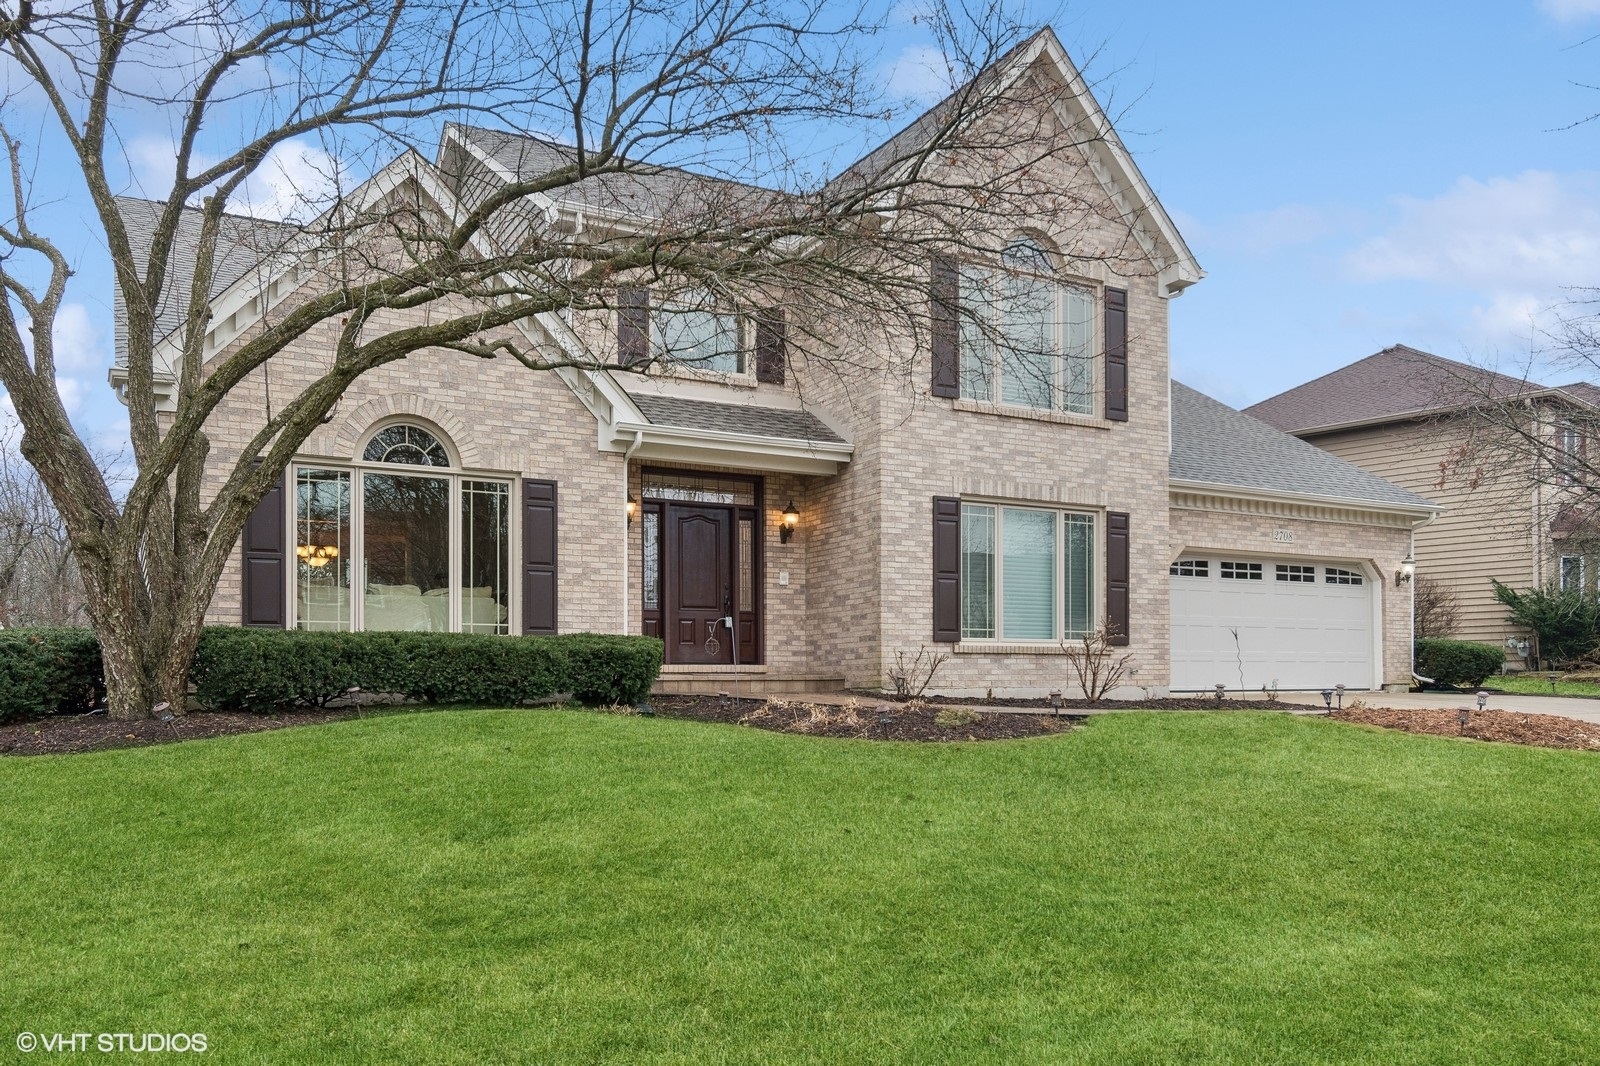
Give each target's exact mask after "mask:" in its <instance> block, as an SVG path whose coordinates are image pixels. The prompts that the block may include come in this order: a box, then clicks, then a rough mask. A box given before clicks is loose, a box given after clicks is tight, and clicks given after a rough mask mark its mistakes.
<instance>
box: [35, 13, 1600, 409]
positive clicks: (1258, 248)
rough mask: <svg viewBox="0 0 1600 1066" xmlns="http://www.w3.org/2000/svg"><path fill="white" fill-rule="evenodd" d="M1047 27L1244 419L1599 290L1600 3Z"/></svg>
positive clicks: (902, 26) (69, 319)
mask: <svg viewBox="0 0 1600 1066" xmlns="http://www.w3.org/2000/svg"><path fill="white" fill-rule="evenodd" d="M1049 17H1050V18H1051V20H1052V21H1053V22H1054V24H1055V25H1056V27H1057V30H1058V32H1059V33H1060V35H1061V37H1062V39H1063V40H1064V41H1065V42H1066V44H1067V47H1068V50H1069V51H1070V52H1071V53H1072V54H1073V56H1074V58H1075V59H1077V60H1079V61H1080V63H1084V64H1085V65H1086V67H1087V73H1088V74H1089V76H1090V77H1091V79H1095V80H1096V81H1097V86H1098V91H1099V93H1100V95H1101V96H1102V98H1103V100H1104V102H1105V103H1106V105H1107V110H1108V111H1109V112H1111V113H1112V114H1113V116H1114V117H1117V118H1118V120H1119V125H1120V127H1121V129H1122V130H1123V132H1124V138H1125V140H1126V141H1127V143H1128V145H1129V147H1130V148H1131V149H1132V151H1133V153H1134V155H1135V157H1136V158H1137V159H1138V161H1139V163H1140V165H1141V167H1142V168H1143V169H1144V171H1145V174H1146V176H1147V177H1148V178H1149V179H1150V181H1151V183H1152V185H1153V186H1154V187H1155V189H1156V191H1157V193H1158V195H1159V196H1160V197H1161V198H1162V201H1163V202H1164V203H1165V204H1166V206H1167V209H1168V210H1169V212H1170V213H1171V214H1172V215H1173V217H1174V218H1175V219H1176V220H1177V222H1178V225H1179V227H1180V228H1181V229H1182V230H1183V232H1184V235H1185V236H1186V237H1187V239H1188V241H1189V244H1190V246H1191V247H1192V248H1193V250H1194V251H1195V253H1196V256H1197V257H1198V258H1199V260H1200V263H1201V265H1202V266H1203V267H1204V268H1205V269H1206V270H1207V272H1208V274H1209V277H1207V278H1206V280H1204V281H1203V282H1201V283H1200V284H1199V285H1197V286H1195V287H1194V288H1192V289H1190V290H1189V291H1188V293H1186V294H1185V295H1184V296H1183V297H1182V298H1180V299H1179V300H1177V301H1175V302H1174V303H1173V305H1172V307H1171V311H1172V364H1173V373H1174V376H1176V377H1178V378H1180V379H1181V380H1183V381H1185V382H1187V383H1189V384H1190V385H1192V386H1194V387H1196V388H1199V389H1202V390H1204V391H1206V392H1209V393H1211V394H1212V395H1214V396H1217V397H1218V398H1219V399H1222V400H1224V401H1225V402H1228V403H1231V404H1234V405H1236V406H1244V405H1246V404H1249V403H1253V402H1255V401H1257V400H1261V399H1264V398H1265V397H1267V396H1270V395H1272V394H1273V393H1276V392H1278V391H1281V390H1282V389H1285V388H1289V387H1291V386H1293V385H1296V384H1299V383H1300V382H1303V381H1306V380H1308V379H1310V378H1313V377H1315V376H1317V375H1319V374H1323V373H1326V372H1328V371H1330V370H1333V369H1336V368H1337V367H1339V366H1342V365H1344V364H1345V363H1348V362H1351V361H1353V360H1355V359H1359V358H1361V357H1363V356H1366V355H1370V354H1371V353H1373V352H1375V351H1377V350H1379V349H1380V348H1383V347H1385V346H1387V345H1389V344H1392V343H1396V342H1402V343H1406V344H1410V345H1413V346H1415V347H1420V348H1424V349H1427V350H1430V351H1434V352H1438V353H1439V354H1442V355H1448V356H1452V357H1455V358H1465V359H1469V360H1472V361H1476V362H1486V363H1493V364H1495V365H1498V366H1500V367H1502V368H1504V369H1513V368H1517V367H1520V366H1521V365H1522V364H1523V363H1524V361H1525V360H1526V359H1527V358H1528V356H1529V353H1530V351H1531V350H1532V349H1533V348H1534V347H1536V345H1535V342H1534V338H1535V336H1536V331H1537V325H1538V323H1539V322H1540V321H1548V319H1549V316H1550V314H1551V309H1552V308H1555V307H1557V306H1558V305H1559V304H1560V303H1561V302H1562V301H1563V300H1564V299H1567V298H1568V296H1569V294H1570V291H1571V287H1572V286H1582V285H1593V284H1600V165H1597V160H1600V153H1597V150H1600V123H1595V124H1590V125H1580V126H1578V127H1576V128H1573V129H1562V127H1566V126H1569V125H1571V124H1572V123H1574V122H1576V121H1578V120H1580V119H1583V118H1585V117H1586V116H1588V115H1589V114H1591V113H1593V112H1596V111H1600V90H1593V89H1588V88H1583V87H1582V86H1581V85H1580V84H1574V83H1583V82H1588V83H1590V84H1596V85H1600V39H1597V40H1594V41H1592V42H1591V41H1590V40H1589V39H1590V38H1591V37H1593V36H1595V35H1600V0H1505V2H1501V3H1451V4H1443V3H1400V4H1396V3H1393V2H1390V3H1366V2H1346V3H1341V4H1270V5H1269V4H1260V3H1250V4H1240V3H1226V2H1224V3H1215V4H1195V3H1193V2H1184V3H1178V2H1167V0H1161V2H1147V3H1143V4H1138V5H1129V4H1126V3H1117V2H1111V0H1083V2H1080V3H1077V4H1074V5H1072V6H1070V7H1068V8H1065V9H1059V10H1058V9H1055V8H1052V9H1051V13H1050V16H1049ZM922 32H923V31H922V30H921V29H920V27H918V26H916V25H914V24H911V23H909V22H908V21H906V20H903V19H902V20H900V23H899V26H898V28H897V29H896V31H895V32H894V34H893V35H892V37H891V38H890V39H889V40H887V41H886V42H885V47H884V50H883V52H882V60H881V61H882V65H883V71H882V73H883V75H884V77H885V78H886V79H889V80H890V81H891V82H892V84H894V85H895V87H896V88H898V89H900V90H903V91H908V92H912V93H917V92H924V91H931V85H932V83H933V80H934V79H933V78H932V76H931V74H930V73H929V72H928V71H927V69H926V66H925V61H924V60H923V59H922V57H923V52H922V51H921V50H922V49H925V48H926V47H927V45H928V44H929V42H928V41H927V40H926V39H925V38H924V37H923V36H922ZM1091 56H1092V57H1093V58H1092V59H1091V58H1090V57H1091ZM162 153H163V145H162V143H160V140H159V139H156V140H152V141H148V142H147V141H145V140H143V139H136V140H134V141H133V142H131V143H130V145H129V155H130V166H131V167H132V170H133V172H134V173H135V174H142V175H144V176H145V177H146V179H147V180H151V181H156V180H159V177H160V174H159V170H160V166H161V158H162ZM296 153H298V155H297V154H296ZM316 155H317V150H316V149H315V148H314V147H310V146H299V147H298V148H297V149H296V150H295V152H290V153H287V154H286V156H285V158H284V160H283V161H282V162H283V166H282V168H281V171H282V172H281V174H278V175H277V176H276V177H274V176H273V175H268V176H267V177H266V178H264V179H263V181H262V182H260V183H258V188H257V197H258V202H265V203H269V204H270V202H271V199H272V197H273V196H274V195H275V190H274V187H273V184H274V181H275V180H290V177H291V176H292V175H295V174H299V175H301V176H302V177H303V176H305V175H311V176H312V177H313V178H317V177H319V176H320V177H323V178H325V170H326V168H325V167H323V168H322V170H323V171H324V173H323V174H322V175H319V174H318V169H319V160H318V159H317V158H316ZM45 177H46V178H47V179H48V177H49V176H48V174H46V175H45ZM61 206H62V207H67V206H68V205H67V204H62V205H61ZM80 232H81V231H80ZM71 251H73V252H74V253H75V254H77V255H80V256H82V257H83V258H84V262H83V266H84V269H83V270H82V272H81V274H80V276H79V278H78V279H77V280H76V281H75V283H74V286H73V289H72V291H71V294H70V299H71V302H70V303H69V305H68V306H67V307H66V308H65V309H64V312H63V321H62V324H61V326H60V330H59V332H60V334H61V336H60V339H61V341H62V346H63V348H64V349H66V350H67V351H68V353H69V354H68V355H67V357H66V358H65V359H64V365H63V382H62V389H63V394H64V396H65V398H66V399H67V401H68V403H69V407H70V408H71V409H72V410H73V411H74V412H75V415H76V417H77V420H78V421H79V423H80V424H81V425H82V426H83V427H84V428H85V429H87V430H88V431H89V432H90V433H92V434H95V435H97V436H102V435H103V436H106V437H109V438H112V439H115V438H116V437H118V436H119V435H120V434H121V433H122V432H125V430H123V429H122V427H123V426H124V424H125V419H124V416H123V414H122V412H121V408H120V407H119V406H118V405H117V404H116V402H115V400H114V399H113V398H112V396H111V393H110V390H109V389H108V388H107V387H106V385H105V369H106V367H107V366H109V363H110V359H111V341H110V338H111V322H110V286H109V277H108V273H107V270H106V268H105V265H104V263H103V257H102V256H101V255H99V254H98V253H96V252H95V250H94V249H93V247H92V245H91V244H90V242H89V241H88V238H87V235H86V234H85V235H84V236H83V243H81V244H79V245H78V246H77V247H76V248H73V249H71ZM1552 376H1553V377H1571V376H1580V375H1575V374H1571V373H1567V374H1552Z"/></svg>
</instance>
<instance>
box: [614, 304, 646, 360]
mask: <svg viewBox="0 0 1600 1066" xmlns="http://www.w3.org/2000/svg"><path fill="white" fill-rule="evenodd" d="M649 359H650V290H649V289H645V288H641V287H639V286H636V285H627V286H624V287H622V288H621V289H618V290H617V363H618V365H620V366H635V365H637V364H639V363H644V362H648V361H649Z"/></svg>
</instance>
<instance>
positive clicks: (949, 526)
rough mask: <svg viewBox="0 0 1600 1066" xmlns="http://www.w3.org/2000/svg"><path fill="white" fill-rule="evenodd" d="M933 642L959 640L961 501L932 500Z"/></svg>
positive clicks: (949, 497)
mask: <svg viewBox="0 0 1600 1066" xmlns="http://www.w3.org/2000/svg"><path fill="white" fill-rule="evenodd" d="M933 639H934V641H935V642H936V643H940V644H954V643H956V642H957V641H959V640H960V639H961V501H960V500H959V499H957V498H956V497H954V496H935V497H934V498H933Z"/></svg>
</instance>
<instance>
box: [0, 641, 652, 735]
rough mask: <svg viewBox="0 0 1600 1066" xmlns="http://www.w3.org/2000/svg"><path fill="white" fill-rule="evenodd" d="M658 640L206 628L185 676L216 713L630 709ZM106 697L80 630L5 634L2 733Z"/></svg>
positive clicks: (0, 665)
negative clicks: (559, 706)
mask: <svg viewBox="0 0 1600 1066" xmlns="http://www.w3.org/2000/svg"><path fill="white" fill-rule="evenodd" d="M661 652H662V646H661V641H659V640H656V639H655V638H653V637H620V636H607V635H603V634H591V633H580V634H574V635H571V636H561V637H498V636H489V635H486V634H477V633H308V632H300V631H296V630H289V631H284V630H275V629H241V628H239V627H237V626H208V627H207V628H206V629H205V631H204V632H203V633H202V634H201V637H200V646H199V648H198V649H197V650H196V652H195V658H194V663H193V665H192V666H191V667H190V673H189V679H190V681H191V682H193V684H194V688H195V698H196V699H197V700H198V701H199V702H200V703H201V704H202V705H204V706H207V707H212V708H215V709H217V710H242V709H250V710H269V709H272V708H278V707H292V706H307V705H320V704H324V703H326V702H327V701H328V700H331V699H334V698H336V697H339V696H343V695H344V694H345V693H346V692H348V691H349V690H350V689H351V688H352V687H357V688H360V689H361V691H362V692H366V693H372V694H375V695H376V694H382V695H386V696H399V697H403V698H406V699H413V700H418V701H421V702H423V703H436V704H450V703H478V704H491V705H499V706H508V707H509V706H515V705H516V704H519V703H524V702H527V701H529V700H540V699H548V698H550V697H552V696H558V695H563V694H567V693H571V694H572V696H573V697H574V698H576V699H579V700H582V701H583V702H585V703H635V702H637V701H639V700H641V699H643V698H644V696H645V695H646V693H648V692H649V691H650V686H651V685H653V684H654V683H655V679H656V675H657V674H658V673H660V671H661ZM104 698H105V682H104V679H103V678H102V676H101V665H100V645H99V642H98V641H96V640H95V637H94V634H93V632H91V631H90V630H87V629H49V630H43V629H41V630H20V629H19V630H5V631H0V722H4V721H8V720H10V719H13V718H24V717H35V716H38V715H41V714H52V713H55V712H59V711H79V712H81V711H87V710H89V709H90V708H92V707H94V706H95V705H96V704H97V703H99V702H100V701H102V700H103V699H104Z"/></svg>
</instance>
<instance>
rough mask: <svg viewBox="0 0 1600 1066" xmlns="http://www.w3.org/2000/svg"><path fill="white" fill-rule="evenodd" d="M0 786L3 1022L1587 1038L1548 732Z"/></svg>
mask: <svg viewBox="0 0 1600 1066" xmlns="http://www.w3.org/2000/svg"><path fill="white" fill-rule="evenodd" d="M0 811H3V816H0V856H3V873H0V901H3V902H0V990H3V994H0V1020H3V1022H4V1026H3V1027H0V1028H4V1029H6V1030H8V1032H4V1033H0V1047H3V1048H6V1049H9V1048H10V1047H11V1043H12V1041H13V1039H14V1034H15V1033H16V1032H17V1031H20V1030H27V1031H34V1032H37V1031H45V1032H55V1031H63V1032H91V1033H99V1032H102V1031H104V1032H113V1033H115V1032H122V1031H130V1030H131V1031H135V1032H174V1031H182V1032H194V1031H201V1032H204V1033H206V1034H207V1037H208V1042H209V1045H210V1049H211V1050H210V1051H209V1052H208V1053H207V1055H206V1056H204V1058H205V1059H206V1060H207V1061H212V1060H215V1061H223V1062H316V1063H340V1062H385V1063H388V1062H404V1063H451V1062H461V1063H476V1062H576V1063H589V1062H624V1063H636V1062H681V1063H704V1062H712V1063H717V1062H728V1063H733V1062H738V1063H744V1062H780V1061H781V1062H788V1061H799V1062H837V1063H861V1062H894V1063H902V1062H904V1063H939V1062H951V1063H967V1062H994V1063H1013V1062H1038V1063H1061V1062H1103V1063H1130V1062H1196V1061H1225V1062H1240V1063H1259V1062H1275V1061H1309V1062H1328V1063H1334V1062H1352V1061H1360V1062H1377V1063H1409V1062H1448V1063H1462V1062H1484V1063H1504V1062H1513V1061H1515V1062H1576V1061H1595V1060H1596V1059H1597V1058H1600V948H1597V946H1596V945H1597V944H1600V757H1596V756H1594V755H1588V754H1584V753H1577V752H1565V751H1547V750H1536V749H1522V748H1513V747H1505V746H1493V745H1486V744H1477V743H1472V742H1465V741H1454V740H1442V739H1433V738H1424V737H1416V736H1408V735H1402V734H1397V733H1381V732H1376V731H1372V730H1367V729H1363V728H1359V727H1353V726H1346V725H1339V724H1336V723H1331V722H1328V721H1325V720H1314V719H1304V718H1293V717H1290V716H1288V715H1281V714H1278V715H1274V714H1225V713H1217V714H1170V713H1169V714H1126V715H1107V716H1102V717H1099V718H1096V719H1095V720H1094V721H1093V722H1092V723H1091V724H1090V725H1089V726H1088V727H1087V728H1085V729H1083V730H1081V731H1078V732H1076V733H1073V734H1070V735H1066V736H1061V737H1053V738H1047V739H1040V740H1031V741H1017V742H1007V743H995V744H986V745H981V744H960V745H909V744H881V743H869V742H855V741H829V740H819V739H811V738H803V737H792V736H781V735H776V734H771V733H762V732H756V731H754V730H747V729H738V728H733V727H727V726H714V725H704V724H698V723H692V722H681V721H669V720H663V719H653V720H652V719H641V718H630V717H616V716H608V715H599V714H584V713H577V712H568V711H475V712H459V713H437V714H415V715H406V716H396V717H389V718H381V719H369V720H367V721H354V722H346V723H339V724H335V725H329V726H321V727H314V728H305V729H291V730H284V731H281V732H274V733H266V734H259V735H254V736H243V737H234V738H228V739H223V740H215V741H204V742H196V743H189V744H182V745H174V746H168V747H159V748H146V749H141V750H132V751H123V752H108V753H104V754H98V755H88V756H72V757H51V758H34V759H5V760H0ZM7 1053H8V1052H6V1051H0V1058H3V1057H4V1056H5V1054H7ZM39 1057H40V1056H38V1055H35V1056H33V1057H32V1058H33V1059H37V1058H39ZM46 1057H48V1058H50V1060H51V1061H60V1060H61V1059H64V1058H65V1059H70V1058H72V1056H55V1055H52V1056H46ZM85 1057H88V1056H85ZM95 1057H96V1058H97V1059H103V1058H104V1056H95ZM142 1058H144V1059H145V1060H149V1059H150V1058H152V1057H151V1056H143V1057H142ZM156 1058H159V1056H157V1057H156ZM187 1058H188V1059H195V1058H198V1056H192V1055H191V1056H187ZM30 1061H31V1059H30Z"/></svg>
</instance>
